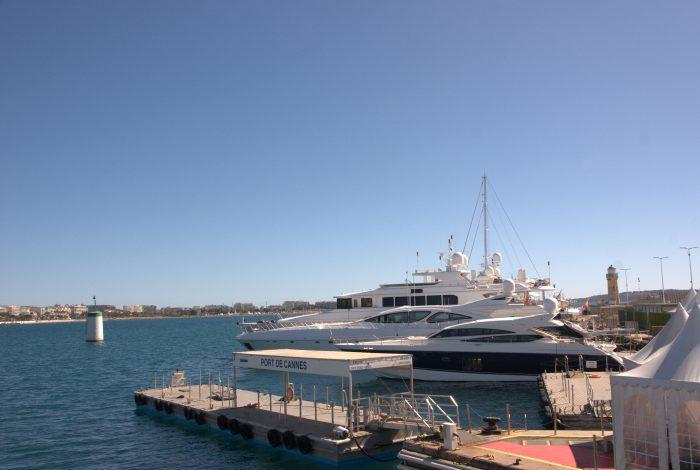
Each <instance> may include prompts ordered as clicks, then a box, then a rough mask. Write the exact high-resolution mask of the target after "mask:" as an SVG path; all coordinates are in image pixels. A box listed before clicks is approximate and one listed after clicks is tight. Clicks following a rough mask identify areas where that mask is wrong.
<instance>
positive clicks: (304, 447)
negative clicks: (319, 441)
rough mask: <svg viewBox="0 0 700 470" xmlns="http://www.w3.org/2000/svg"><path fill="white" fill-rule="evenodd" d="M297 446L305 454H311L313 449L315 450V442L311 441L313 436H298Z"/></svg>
mask: <svg viewBox="0 0 700 470" xmlns="http://www.w3.org/2000/svg"><path fill="white" fill-rule="evenodd" d="M297 447H298V448H299V452H301V453H302V454H304V455H306V454H310V453H311V451H313V450H314V446H313V443H312V442H311V438H309V436H299V437H297Z"/></svg>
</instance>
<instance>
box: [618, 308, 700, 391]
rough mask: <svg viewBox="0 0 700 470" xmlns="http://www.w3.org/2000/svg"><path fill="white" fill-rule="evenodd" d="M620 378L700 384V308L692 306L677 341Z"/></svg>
mask: <svg viewBox="0 0 700 470" xmlns="http://www.w3.org/2000/svg"><path fill="white" fill-rule="evenodd" d="M620 375H625V376H628V377H639V378H649V379H656V380H672V381H678V382H696V383H700V305H698V304H697V303H696V304H695V305H693V309H692V310H691V312H690V314H689V315H688V320H687V321H686V322H685V325H684V326H683V328H682V329H681V331H680V333H678V336H676V339H674V340H673V341H672V342H671V343H670V344H668V345H666V346H663V347H662V348H661V349H659V351H657V353H656V354H654V355H653V356H652V357H651V358H649V360H648V361H647V362H645V363H644V364H642V365H641V366H639V367H637V368H636V369H633V370H631V371H629V372H624V373H623V374H620Z"/></svg>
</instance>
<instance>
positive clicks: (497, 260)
mask: <svg viewBox="0 0 700 470" xmlns="http://www.w3.org/2000/svg"><path fill="white" fill-rule="evenodd" d="M491 259H492V260H493V264H495V265H499V264H501V260H502V259H503V258H502V257H501V254H500V253H499V252H495V253H494V254H493V256H491Z"/></svg>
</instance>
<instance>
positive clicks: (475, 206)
mask: <svg viewBox="0 0 700 470" xmlns="http://www.w3.org/2000/svg"><path fill="white" fill-rule="evenodd" d="M482 186H483V185H482ZM482 186H479V194H477V195H476V203H475V204H474V210H473V211H472V220H471V221H470V222H469V230H467V238H465V239H464V247H462V253H464V250H466V249H467V242H468V241H469V234H470V233H471V232H472V224H473V223H474V214H476V208H477V207H479V197H481V188H482ZM482 210H483V209H482ZM477 230H479V228H478V227H477V229H476V230H475V231H474V237H476V231H477Z"/></svg>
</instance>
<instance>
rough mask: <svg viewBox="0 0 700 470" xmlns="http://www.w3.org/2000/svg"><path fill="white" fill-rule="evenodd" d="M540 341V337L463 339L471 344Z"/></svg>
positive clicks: (512, 336) (511, 336)
mask: <svg viewBox="0 0 700 470" xmlns="http://www.w3.org/2000/svg"><path fill="white" fill-rule="evenodd" d="M538 339H542V336H540V335H501V336H485V337H483V338H472V339H463V340H462V341H468V342H471V343H528V342H530V341H537V340H538Z"/></svg>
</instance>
